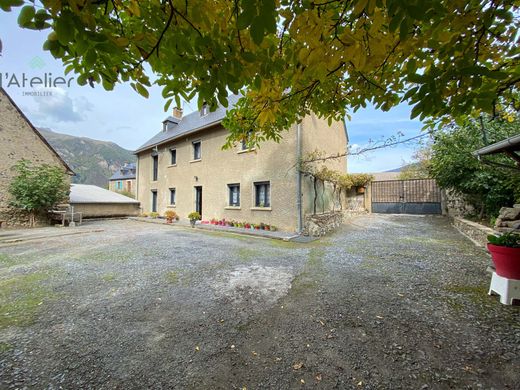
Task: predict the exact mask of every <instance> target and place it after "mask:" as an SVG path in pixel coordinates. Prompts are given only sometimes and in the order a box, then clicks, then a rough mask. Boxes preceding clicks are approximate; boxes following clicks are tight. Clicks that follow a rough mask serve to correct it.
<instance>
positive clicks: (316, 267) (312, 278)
mask: <svg viewBox="0 0 520 390" xmlns="http://www.w3.org/2000/svg"><path fill="white" fill-rule="evenodd" d="M324 256H325V249H323V248H312V249H311V250H310V251H309V255H308V259H307V262H306V263H305V265H304V267H303V270H302V272H301V273H300V274H299V275H297V276H296V277H295V278H294V280H293V281H292V284H291V292H292V293H294V294H304V293H306V292H309V291H313V290H314V289H315V288H316V287H317V286H318V285H319V282H320V280H322V279H323V277H324V276H325V274H326V271H325V268H324V266H323V258H324Z"/></svg>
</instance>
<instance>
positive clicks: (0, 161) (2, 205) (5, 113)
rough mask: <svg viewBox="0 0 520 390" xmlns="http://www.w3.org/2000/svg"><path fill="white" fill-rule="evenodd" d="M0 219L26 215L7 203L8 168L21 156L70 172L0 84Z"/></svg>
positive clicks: (19, 221) (13, 220)
mask: <svg viewBox="0 0 520 390" xmlns="http://www.w3.org/2000/svg"><path fill="white" fill-rule="evenodd" d="M0 156H1V157H0V220H4V221H6V224H7V225H8V226H9V225H11V226H13V225H23V224H25V223H26V222H27V217H26V216H24V215H21V214H20V212H19V211H18V210H15V209H13V208H11V207H10V206H9V204H10V195H9V185H10V183H11V180H12V178H13V177H14V175H15V172H14V171H13V169H12V167H13V166H14V165H15V164H16V163H17V162H18V161H19V160H21V159H26V160H29V161H31V162H32V163H33V164H36V165H40V164H49V165H54V166H57V167H60V168H61V169H62V170H63V174H64V175H67V178H69V179H70V176H72V175H74V172H73V171H72V169H70V167H69V166H68V165H67V163H66V162H65V161H64V160H63V159H62V158H61V157H60V156H59V155H58V153H57V152H56V151H55V150H54V149H53V148H52V147H51V145H50V144H49V143H48V142H47V141H46V140H45V138H44V137H43V136H42V135H41V134H40V132H39V131H38V130H37V129H36V128H35V127H34V126H33V125H32V123H31V122H30V121H29V119H27V117H26V116H25V115H24V113H23V112H22V111H21V110H20V108H19V107H18V106H17V105H16V103H15V102H14V101H13V100H12V99H11V97H10V96H9V95H8V94H7V92H6V91H5V90H4V89H2V88H1V87H0Z"/></svg>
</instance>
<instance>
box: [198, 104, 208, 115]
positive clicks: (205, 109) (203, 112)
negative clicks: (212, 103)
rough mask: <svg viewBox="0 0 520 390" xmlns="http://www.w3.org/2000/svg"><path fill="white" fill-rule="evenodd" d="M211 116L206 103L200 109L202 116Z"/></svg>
mask: <svg viewBox="0 0 520 390" xmlns="http://www.w3.org/2000/svg"><path fill="white" fill-rule="evenodd" d="M208 114H209V106H208V104H207V103H204V104H203V105H202V107H201V109H200V116H206V115H208Z"/></svg>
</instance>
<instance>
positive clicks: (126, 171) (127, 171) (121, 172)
mask: <svg viewBox="0 0 520 390" xmlns="http://www.w3.org/2000/svg"><path fill="white" fill-rule="evenodd" d="M135 171H136V167H135V163H130V164H126V165H123V166H122V167H121V168H119V169H118V170H117V171H116V172H114V174H113V175H112V176H111V177H110V179H108V180H109V181H114V180H131V179H135V177H136V174H135Z"/></svg>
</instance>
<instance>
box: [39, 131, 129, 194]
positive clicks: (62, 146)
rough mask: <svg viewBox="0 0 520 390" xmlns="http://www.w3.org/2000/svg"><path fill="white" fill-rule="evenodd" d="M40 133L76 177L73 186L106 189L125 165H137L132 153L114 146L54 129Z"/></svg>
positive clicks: (111, 143)
mask: <svg viewBox="0 0 520 390" xmlns="http://www.w3.org/2000/svg"><path fill="white" fill-rule="evenodd" d="M38 130H39V131H40V133H41V134H42V135H43V136H44V137H45V139H47V141H49V143H50V144H51V145H52V147H53V148H54V149H55V150H56V151H57V152H58V153H59V155H60V156H61V157H62V158H63V159H64V160H65V161H66V162H67V164H69V166H70V167H71V168H72V170H73V171H74V172H75V173H76V176H74V177H73V178H72V182H73V183H79V184H93V185H96V186H99V187H103V188H106V187H107V186H108V179H109V178H110V176H112V174H113V173H114V172H115V171H116V170H117V169H119V168H120V167H121V166H122V165H123V164H124V163H125V162H135V161H136V156H134V155H133V154H132V152H131V151H129V150H126V149H124V148H122V147H121V146H119V145H117V144H115V143H113V142H106V141H98V140H95V139H90V138H85V137H75V136H72V135H68V134H61V133H56V132H54V131H52V130H50V129H42V128H40V129H38Z"/></svg>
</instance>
